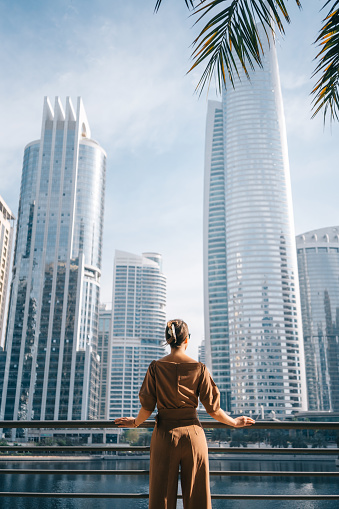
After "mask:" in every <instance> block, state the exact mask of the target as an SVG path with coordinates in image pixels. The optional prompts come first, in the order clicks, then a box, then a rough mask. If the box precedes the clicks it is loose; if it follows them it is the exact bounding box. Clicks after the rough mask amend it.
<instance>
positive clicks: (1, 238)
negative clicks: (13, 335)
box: [0, 196, 15, 376]
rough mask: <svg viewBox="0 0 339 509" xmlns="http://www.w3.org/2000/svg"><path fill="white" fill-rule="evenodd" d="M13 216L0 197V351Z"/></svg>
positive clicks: (4, 323)
mask: <svg viewBox="0 0 339 509" xmlns="http://www.w3.org/2000/svg"><path fill="white" fill-rule="evenodd" d="M14 219H15V218H14V216H13V214H12V212H11V210H10V209H9V207H8V206H7V204H6V202H5V201H4V200H3V198H2V197H1V196H0V263H1V266H0V350H1V349H2V347H3V336H4V330H5V327H6V304H7V290H8V282H9V271H10V265H11V257H12V244H13V242H12V241H13V230H14ZM0 376H1V375H0Z"/></svg>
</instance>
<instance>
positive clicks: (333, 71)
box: [312, 0, 339, 122]
mask: <svg viewBox="0 0 339 509" xmlns="http://www.w3.org/2000/svg"><path fill="white" fill-rule="evenodd" d="M329 4H332V7H331V8H330V11H329V12H328V14H327V16H326V18H325V19H324V20H323V26H322V28H321V30H320V33H319V36H318V38H317V40H316V42H318V43H319V45H320V48H321V49H320V51H319V53H318V54H317V56H316V59H318V65H317V66H316V68H315V71H314V73H313V75H312V77H314V76H315V75H317V74H319V75H320V78H319V79H318V81H317V83H316V85H315V87H314V88H313V90H312V94H313V95H314V99H313V111H314V113H313V116H312V118H313V117H315V116H316V115H317V114H318V113H319V112H320V111H321V110H322V109H323V112H324V122H325V119H326V115H327V113H329V115H330V120H339V0H328V1H327V2H326V3H325V5H324V7H323V8H325V7H327V6H328V5H329Z"/></svg>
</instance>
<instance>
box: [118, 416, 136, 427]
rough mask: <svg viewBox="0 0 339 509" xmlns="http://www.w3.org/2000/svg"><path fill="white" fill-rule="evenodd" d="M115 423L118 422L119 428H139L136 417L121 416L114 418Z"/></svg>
mask: <svg viewBox="0 0 339 509" xmlns="http://www.w3.org/2000/svg"><path fill="white" fill-rule="evenodd" d="M114 424H117V425H118V428H137V425H136V424H135V419H134V417H119V419H115V420H114Z"/></svg>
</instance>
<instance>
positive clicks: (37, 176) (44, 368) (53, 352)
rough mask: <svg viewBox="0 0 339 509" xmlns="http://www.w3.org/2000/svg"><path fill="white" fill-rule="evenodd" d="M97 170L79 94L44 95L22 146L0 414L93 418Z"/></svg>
mask: <svg viewBox="0 0 339 509" xmlns="http://www.w3.org/2000/svg"><path fill="white" fill-rule="evenodd" d="M105 172H106V154H105V151H104V150H103V149H102V148H101V147H100V145H99V144H98V143H97V142H95V141H94V140H92V139H91V131H90V126H89V123H88V120H87V116H86V112H85V109H84V106H83V103H82V100H81V98H80V97H79V98H78V100H77V107H76V109H74V108H73V105H72V102H71V100H70V99H69V98H67V99H66V108H65V110H64V108H63V105H62V103H61V101H60V98H59V97H56V98H55V103H54V107H52V105H51V103H50V101H49V98H47V97H45V99H44V106H43V114H42V126H41V138H40V139H38V140H35V141H32V142H30V143H28V144H27V145H26V146H25V149H24V159H23V166H22V179H21V189H20V202H19V211H18V223H17V231H16V242H15V252H14V260H13V271H12V281H11V294H10V305H9V312H8V325H7V330H6V340H5V353H6V355H7V357H6V368H5V370H4V372H1V377H0V385H1V389H0V397H1V412H0V415H1V419H14V420H20V419H23V420H31V419H37V420H45V419H46V420H58V419H61V420H65V419H68V420H72V419H91V418H92V419H93V418H96V417H97V404H98V395H97V388H98V383H97V379H98V358H97V339H98V337H97V336H98V314H99V293H100V278H101V261H102V232H103V216H104V196H105Z"/></svg>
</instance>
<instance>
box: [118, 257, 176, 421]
mask: <svg viewBox="0 0 339 509" xmlns="http://www.w3.org/2000/svg"><path fill="white" fill-rule="evenodd" d="M165 308H166V277H165V275H164V274H163V273H162V257H161V255H159V254H157V253H143V255H142V256H137V255H134V254H131V253H126V252H124V251H116V252H115V260H114V281H113V304H112V320H113V327H112V332H113V337H112V350H111V361H110V366H111V375H110V376H111V387H110V408H109V412H110V414H109V418H110V419H114V418H116V417H119V416H121V415H136V413H137V412H138V410H139V408H140V402H139V389H140V386H141V383H142V381H143V379H144V376H145V374H146V371H147V368H148V365H149V364H150V363H151V362H152V360H154V359H159V358H160V357H162V356H163V355H164V354H165V347H164V344H165V327H166V310H165Z"/></svg>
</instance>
